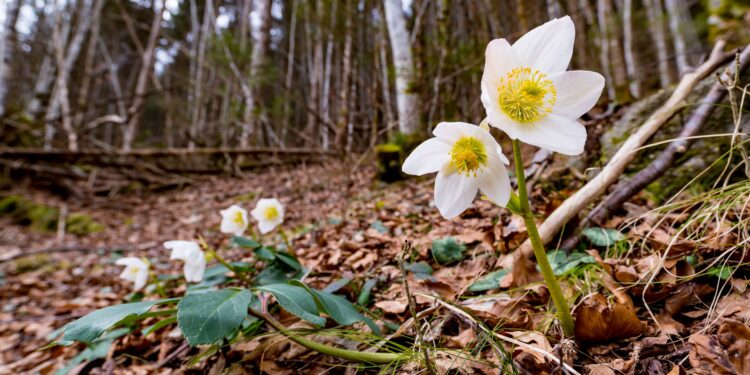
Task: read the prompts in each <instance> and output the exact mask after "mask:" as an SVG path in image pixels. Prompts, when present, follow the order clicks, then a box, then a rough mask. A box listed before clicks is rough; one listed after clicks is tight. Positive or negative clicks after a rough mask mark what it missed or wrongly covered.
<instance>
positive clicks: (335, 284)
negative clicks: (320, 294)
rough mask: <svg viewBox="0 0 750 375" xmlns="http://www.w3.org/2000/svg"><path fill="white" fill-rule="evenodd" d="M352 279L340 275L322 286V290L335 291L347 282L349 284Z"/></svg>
mask: <svg viewBox="0 0 750 375" xmlns="http://www.w3.org/2000/svg"><path fill="white" fill-rule="evenodd" d="M351 281H352V279H350V278H348V277H342V278H340V279H338V280H336V281H334V282H332V283H330V284H328V286H327V287H325V288H323V291H324V292H328V293H335V292H336V291H337V290H339V289H341V288H343V287H345V286H346V285H347V284H349V283H350V282H351Z"/></svg>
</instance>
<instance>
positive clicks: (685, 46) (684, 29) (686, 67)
mask: <svg viewBox="0 0 750 375" xmlns="http://www.w3.org/2000/svg"><path fill="white" fill-rule="evenodd" d="M664 4H665V5H666V8H667V15H668V16H669V30H670V32H671V34H672V43H673V45H674V52H675V59H676V61H677V71H678V73H679V74H680V76H682V75H683V74H685V73H687V72H688V71H690V69H692V67H693V64H695V63H696V62H697V56H698V53H699V52H700V50H701V47H700V41H699V39H698V36H697V33H696V31H695V23H694V22H693V19H692V17H691V15H690V11H689V8H688V4H687V3H686V2H685V0H664Z"/></svg>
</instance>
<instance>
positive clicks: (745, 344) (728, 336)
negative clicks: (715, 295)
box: [717, 320, 750, 374]
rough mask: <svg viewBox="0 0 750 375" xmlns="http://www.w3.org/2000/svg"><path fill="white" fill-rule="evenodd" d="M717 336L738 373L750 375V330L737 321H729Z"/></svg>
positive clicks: (723, 325) (720, 328)
mask: <svg viewBox="0 0 750 375" xmlns="http://www.w3.org/2000/svg"><path fill="white" fill-rule="evenodd" d="M717 336H718V338H719V342H720V343H721V345H723V346H724V348H726V350H727V353H728V354H729V360H730V361H731V362H732V364H733V365H734V368H735V370H736V371H737V373H739V374H748V373H750V328H748V327H747V325H745V324H742V323H740V322H738V321H736V320H727V321H726V322H724V323H723V324H722V325H721V327H719V332H718V333H717Z"/></svg>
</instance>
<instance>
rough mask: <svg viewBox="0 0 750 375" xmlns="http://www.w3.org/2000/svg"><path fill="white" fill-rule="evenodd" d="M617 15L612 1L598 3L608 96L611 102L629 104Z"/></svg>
mask: <svg viewBox="0 0 750 375" xmlns="http://www.w3.org/2000/svg"><path fill="white" fill-rule="evenodd" d="M616 16H617V14H616V13H615V10H614V7H613V6H612V0H598V1H597V18H598V22H599V33H600V34H601V41H602V43H601V61H602V67H603V68H604V69H603V70H604V73H605V75H604V76H605V77H606V78H607V80H608V85H607V95H608V96H609V98H610V100H615V101H618V102H620V103H623V102H625V103H626V102H629V101H630V99H631V97H630V92H629V91H628V82H627V73H626V67H625V65H626V64H625V62H624V58H623V53H622V48H621V47H620V39H619V37H618V30H617V22H615V21H616V20H617V17H616Z"/></svg>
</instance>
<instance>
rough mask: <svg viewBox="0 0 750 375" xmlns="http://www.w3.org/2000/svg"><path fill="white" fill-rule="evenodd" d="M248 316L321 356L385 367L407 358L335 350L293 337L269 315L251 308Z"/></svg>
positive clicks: (392, 354) (394, 354)
mask: <svg viewBox="0 0 750 375" xmlns="http://www.w3.org/2000/svg"><path fill="white" fill-rule="evenodd" d="M250 315H253V316H255V317H256V318H260V319H262V320H263V321H265V322H266V323H268V324H270V325H271V327H273V328H274V329H276V330H277V331H279V333H281V334H282V335H284V336H286V337H288V338H289V339H290V340H292V341H294V342H296V343H297V344H300V345H302V346H304V347H306V348H308V349H311V350H314V351H316V352H318V353H321V354H325V355H330V356H333V357H338V358H343V359H346V360H349V361H354V362H360V363H370V364H374V365H386V364H390V363H394V362H400V361H403V360H405V359H406V358H407V357H406V356H405V355H403V354H399V353H368V352H360V351H357V350H348V349H341V348H336V347H333V346H328V345H325V344H321V343H319V342H316V341H313V340H310V339H306V338H304V337H301V336H297V335H295V333H294V332H290V331H289V329H288V328H287V327H286V326H284V325H283V324H281V323H280V322H279V321H278V320H276V319H274V318H273V317H272V316H270V315H267V314H263V313H261V312H260V311H256V310H254V309H252V308H251V309H250Z"/></svg>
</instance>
